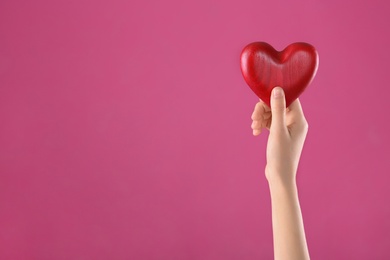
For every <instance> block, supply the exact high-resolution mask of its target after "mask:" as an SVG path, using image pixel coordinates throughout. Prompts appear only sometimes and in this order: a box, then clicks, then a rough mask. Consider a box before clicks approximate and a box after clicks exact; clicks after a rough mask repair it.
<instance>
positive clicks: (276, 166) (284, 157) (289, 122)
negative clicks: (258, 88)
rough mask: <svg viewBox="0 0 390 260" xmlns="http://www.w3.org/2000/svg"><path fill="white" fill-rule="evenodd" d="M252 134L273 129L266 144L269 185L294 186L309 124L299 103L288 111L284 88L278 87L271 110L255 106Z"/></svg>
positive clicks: (263, 106)
mask: <svg viewBox="0 0 390 260" xmlns="http://www.w3.org/2000/svg"><path fill="white" fill-rule="evenodd" d="M252 120H253V122H252V129H253V135H255V136H257V135H259V134H260V133H261V132H262V131H263V130H264V129H265V128H267V129H269V130H270V134H269V137H268V144H267V166H266V169H265V175H266V177H267V180H268V181H269V182H271V181H272V182H274V181H278V182H279V181H281V182H282V183H284V184H291V183H295V176H296V172H297V168H298V163H299V158H300V156H301V152H302V148H303V144H304V142H305V138H306V134H307V131H308V124H307V121H306V119H305V116H304V114H303V111H302V107H301V104H300V102H299V100H298V99H297V100H295V101H294V102H293V103H292V104H291V105H290V106H289V107H288V108H287V109H286V100H285V96H284V92H283V89H282V88H280V87H275V88H274V89H273V91H272V94H271V108H270V107H268V106H267V105H266V104H265V103H264V102H262V101H260V102H258V103H257V104H256V106H255V109H254V111H253V114H252Z"/></svg>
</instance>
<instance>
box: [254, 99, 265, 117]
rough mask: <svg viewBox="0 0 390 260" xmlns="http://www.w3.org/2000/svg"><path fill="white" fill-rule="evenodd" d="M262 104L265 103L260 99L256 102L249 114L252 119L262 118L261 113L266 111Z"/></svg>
mask: <svg viewBox="0 0 390 260" xmlns="http://www.w3.org/2000/svg"><path fill="white" fill-rule="evenodd" d="M264 105H265V103H264V102H262V101H260V102H257V103H256V105H255V109H254V110H253V113H252V116H251V118H252V120H259V119H262V118H263V114H264V113H266V112H267V111H266V108H265V106H264Z"/></svg>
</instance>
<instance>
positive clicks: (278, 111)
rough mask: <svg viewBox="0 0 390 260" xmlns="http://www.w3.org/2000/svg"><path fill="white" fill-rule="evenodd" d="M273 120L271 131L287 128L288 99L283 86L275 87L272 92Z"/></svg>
mask: <svg viewBox="0 0 390 260" xmlns="http://www.w3.org/2000/svg"><path fill="white" fill-rule="evenodd" d="M271 110H272V122H271V131H272V130H273V129H275V130H286V118H285V114H286V99H285V97H284V91H283V89H282V88H281V87H275V88H274V89H273V90H272V93H271Z"/></svg>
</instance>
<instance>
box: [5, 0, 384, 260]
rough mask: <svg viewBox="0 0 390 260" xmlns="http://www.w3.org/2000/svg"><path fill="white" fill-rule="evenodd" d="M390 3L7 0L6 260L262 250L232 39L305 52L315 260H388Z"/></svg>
mask: <svg viewBox="0 0 390 260" xmlns="http://www.w3.org/2000/svg"><path fill="white" fill-rule="evenodd" d="M389 23H390V4H389V3H388V2H387V1H352V0H348V1H304V0H300V1H280V0H278V1H249V0H242V1H207V0H199V1H179V0H177V1H176V0H168V1H157V0H155V1H119V0H114V1H108V0H107V1H87V0H77V1H76V0H74V1H48V0H46V1H42V0H37V1H11V0H2V1H1V2H0V259H11V260H13V259H15V260H18V259H42V260H46V259H47V260H49V259H98V260H100V259H102V260H103V259H118V260H121V259H137V260H138V259H139V260H149V259H153V260H154V259H156V260H160V259H161V260H165V259H167V260H182V259H193V260H197V259H199V260H219V259H221V260H222V259H223V260H229V259H231V260H235V259H272V258H273V248H272V229H271V208H270V197H269V190H268V184H267V183H266V179H265V176H264V167H265V148H266V141H267V134H263V135H261V136H259V137H253V136H252V131H251V128H250V125H251V119H250V116H251V113H252V110H253V107H254V105H255V103H256V102H257V101H258V98H257V97H256V96H255V95H254V94H253V92H252V91H251V90H250V89H249V87H248V86H247V85H246V84H245V82H244V79H243V78H242V75H241V72H240V64H239V61H240V60H239V57H240V53H241V50H242V48H243V47H244V46H245V45H246V44H248V43H250V42H254V41H265V42H268V43H270V44H271V45H273V46H274V47H275V48H276V49H278V50H281V49H283V48H284V47H286V46H287V45H288V44H290V43H292V42H297V41H304V42H308V43H310V44H312V45H313V46H315V47H316V49H317V50H318V53H319V57H320V59H319V60H320V62H319V70H318V73H317V75H316V77H315V79H314V81H313V82H312V83H311V84H310V86H309V87H308V88H307V89H306V91H305V93H303V95H302V96H301V102H302V106H303V109H304V111H305V115H306V117H307V120H308V122H309V134H308V137H307V141H306V145H305V147H304V151H303V154H302V158H301V163H300V167H299V171H298V186H299V192H300V193H299V194H300V199H301V207H302V211H303V218H304V221H305V227H306V233H307V239H308V245H309V250H310V253H311V257H312V259H323V260H329V259H334V260H338V259H340V260H344V259H357V260H366V259H376V260H381V259H390V252H389V245H390V237H389V232H390V222H389V221H388V220H389V219H390V207H389V206H388V200H389V198H390V189H389V188H388V183H389V182H390V175H389V174H388V173H389V169H390V160H389V158H388V157H389V156H388V155H389V153H388V148H389V145H390V138H389V132H390V123H389V112H388V111H389V108H390V105H389V95H390V88H389V86H388V84H389V83H388V78H389V75H388V74H389V73H388V61H389V60H390V55H389V52H388V51H387V48H388V46H389V45H390V31H389V29H388V25H389Z"/></svg>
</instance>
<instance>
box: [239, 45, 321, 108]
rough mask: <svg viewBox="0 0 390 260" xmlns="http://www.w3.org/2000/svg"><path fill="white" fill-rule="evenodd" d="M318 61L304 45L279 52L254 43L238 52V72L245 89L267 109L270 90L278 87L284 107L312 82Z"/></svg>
mask: <svg viewBox="0 0 390 260" xmlns="http://www.w3.org/2000/svg"><path fill="white" fill-rule="evenodd" d="M318 62H319V61H318V53H317V51H316V49H315V48H314V47H313V46H312V45H310V44H308V43H304V42H297V43H292V44H290V45H289V46H287V47H286V48H285V49H284V50H283V51H280V52H279V51H277V50H275V49H274V48H273V47H272V46H271V45H269V44H268V43H265V42H254V43H250V44H248V45H247V46H246V47H245V48H244V49H243V51H242V53H241V72H242V75H243V76H244V79H245V81H246V83H247V84H248V85H249V87H250V88H251V89H252V90H253V92H255V94H256V95H257V96H258V97H259V98H260V99H261V100H262V101H264V102H265V103H266V104H267V105H268V106H270V97H271V96H270V95H271V92H272V89H273V88H274V87H276V86H279V87H282V88H283V90H284V92H285V95H286V106H287V107H288V106H289V105H290V104H291V103H292V102H293V101H294V100H295V99H297V98H298V97H299V96H300V95H301V94H302V93H303V91H304V90H305V89H306V87H307V86H308V85H309V84H310V82H311V81H312V80H313V78H314V76H315V74H316V72H317V69H318Z"/></svg>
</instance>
